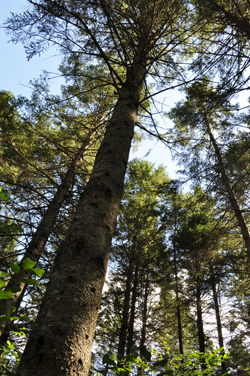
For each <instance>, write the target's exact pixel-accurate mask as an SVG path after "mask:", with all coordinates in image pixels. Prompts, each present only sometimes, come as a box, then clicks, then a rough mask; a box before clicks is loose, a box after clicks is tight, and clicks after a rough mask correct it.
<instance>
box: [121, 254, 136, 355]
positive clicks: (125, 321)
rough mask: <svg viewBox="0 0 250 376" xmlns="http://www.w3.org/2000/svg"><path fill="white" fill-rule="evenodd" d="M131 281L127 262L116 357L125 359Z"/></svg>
mask: <svg viewBox="0 0 250 376" xmlns="http://www.w3.org/2000/svg"><path fill="white" fill-rule="evenodd" d="M132 279H133V263H132V262H131V260H129V266H128V272H127V281H126V289H125V293H124V304H123V312H122V322H121V330H120V333H119V344H118V355H121V356H122V357H123V358H124V357H125V346H126V336H127V330H128V314H129V302H130V293H131V282H132Z"/></svg>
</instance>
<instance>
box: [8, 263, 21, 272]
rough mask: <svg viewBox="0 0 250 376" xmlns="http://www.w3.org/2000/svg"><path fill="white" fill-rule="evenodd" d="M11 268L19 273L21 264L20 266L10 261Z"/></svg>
mask: <svg viewBox="0 0 250 376" xmlns="http://www.w3.org/2000/svg"><path fill="white" fill-rule="evenodd" d="M10 268H11V270H12V271H13V272H14V273H15V274H17V273H18V272H19V271H20V266H18V265H17V264H15V263H14V262H10Z"/></svg>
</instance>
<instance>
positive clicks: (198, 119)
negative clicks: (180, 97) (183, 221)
mask: <svg viewBox="0 0 250 376" xmlns="http://www.w3.org/2000/svg"><path fill="white" fill-rule="evenodd" d="M186 93H187V98H186V101H185V102H182V103H181V102H179V103H178V104H177V106H176V108H175V109H173V110H172V112H171V117H172V119H174V122H175V124H176V129H177V132H178V135H177V138H178V137H179V130H180V129H181V130H182V136H181V137H183V133H184V132H185V133H186V135H187V138H188V139H189V141H184V143H185V144H186V150H187V144H188V143H189V150H190V149H194V151H193V152H192V154H193V155H195V158H196V163H197V164H199V163H200V160H201V161H202V160H203V161H205V163H206V167H207V170H210V168H211V165H210V166H209V165H208V161H209V156H211V162H210V163H212V164H214V160H216V161H217V166H215V167H217V170H218V173H219V175H220V176H221V180H222V184H223V185H224V189H225V191H226V192H227V195H228V201H229V203H230V206H231V208H232V210H233V211H234V214H235V216H236V218H237V222H238V226H239V227H240V230H241V233H242V236H243V239H244V242H245V246H246V249H247V254H248V258H249V257H250V232H249V228H248V224H247V221H246V218H245V216H244V213H243V210H242V209H241V208H240V204H239V199H238V198H237V196H236V194H235V191H234V188H233V186H232V184H231V182H230V177H229V175H228V173H227V169H226V165H225V162H224V160H223V153H224V151H222V148H223V146H224V145H223V146H222V145H219V141H218V139H219V138H221V139H222V141H223V142H224V144H228V145H230V143H231V138H232V134H233V132H232V125H231V123H232V121H233V120H235V119H234V117H233V116H232V115H231V110H232V109H233V106H232V105H230V103H229V101H228V100H227V99H225V98H223V95H222V94H221V93H218V90H217V91H215V89H214V88H213V87H212V85H210V84H209V82H208V80H207V79H206V78H204V79H203V80H202V81H200V82H196V83H194V84H193V85H191V86H190V87H188V88H186ZM236 121H237V119H236ZM215 132H217V136H216V137H215V136H214V133H215ZM228 134H229V135H228ZM197 138H198V140H197ZM233 141H234V140H233ZM177 142H178V141H177ZM179 142H180V143H181V142H182V141H181V139H180V138H179ZM194 144H195V146H194ZM210 145H211V146H210ZM211 147H212V149H213V153H212V155H211V152H210V149H211ZM224 148H225V146H224ZM204 151H205V153H206V158H204V156H202V154H203V153H204ZM197 156H198V158H197ZM203 161H202V162H203ZM202 162H201V165H202ZM203 168H204V165H203ZM214 170H215V169H213V170H212V173H213V175H215V174H214V172H215V171H214ZM205 174H206V176H207V177H208V180H209V179H210V181H211V177H209V174H208V173H207V171H206V172H205ZM212 179H214V176H213V178H212Z"/></svg>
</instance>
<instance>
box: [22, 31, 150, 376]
mask: <svg viewBox="0 0 250 376" xmlns="http://www.w3.org/2000/svg"><path fill="white" fill-rule="evenodd" d="M147 39H148V38H147V36H146V38H145V36H142V40H141V42H140V43H139V46H138V50H137V54H136V56H135V58H134V61H133V63H132V64H131V65H130V69H129V70H130V72H131V73H130V74H128V75H127V80H126V82H125V84H124V85H123V87H122V89H121V90H120V96H119V99H118V101H117V103H116V106H115V108H114V111H113V115H112V118H111V120H110V122H109V124H108V126H107V130H106V134H105V136H104V139H103V141H102V144H101V146H100V148H99V151H98V153H97V156H96V159H95V164H94V168H93V171H92V174H91V177H90V179H89V182H88V184H87V186H86V188H85V189H84V192H83V194H82V196H81V198H80V201H79V204H78V207H77V210H76V214H75V218H74V220H73V222H72V225H71V226H70V228H69V230H68V233H67V236H66V239H65V241H64V243H63V244H62V246H61V247H60V249H59V251H58V255H57V257H56V260H55V265H54V269H53V273H52V275H51V279H50V282H49V284H48V287H47V291H46V294H45V297H44V299H43V302H42V305H41V308H40V311H39V313H38V317H37V321H36V323H37V326H35V327H34V329H33V331H32V333H31V335H30V338H29V341H28V343H27V346H26V349H25V352H24V354H23V357H22V359H21V362H20V365H19V368H18V371H17V376H33V375H36V376H45V375H46V376H52V375H53V376H54V375H57V376H64V375H65V376H82V375H85V376H87V375H88V373H89V367H90V360H91V350H92V343H93V338H94V333H95V328H96V321H97V315H98V309H99V304H100V301H101V295H102V288H103V284H104V281H105V275H106V270H107V263H108V258H109V251H110V245H111V239H112V235H113V232H114V229H115V226H116V218H117V215H118V211H119V206H120V201H121V198H122V193H123V185H124V176H125V172H126V167H127V162H128V157H129V150H130V147H131V141H132V138H133V132H134V126H135V122H136V117H137V111H138V106H139V100H140V95H141V89H142V83H143V80H144V78H145V75H146V58H144V57H143V56H144V54H145V52H144V51H145V48H146V47H145V46H146V44H147Z"/></svg>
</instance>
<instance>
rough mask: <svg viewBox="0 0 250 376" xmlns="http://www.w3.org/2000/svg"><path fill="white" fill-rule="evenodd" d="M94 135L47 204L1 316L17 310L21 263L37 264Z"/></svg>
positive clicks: (1, 339) (24, 273) (3, 334)
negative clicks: (25, 261) (16, 288)
mask: <svg viewBox="0 0 250 376" xmlns="http://www.w3.org/2000/svg"><path fill="white" fill-rule="evenodd" d="M95 133H96V130H92V131H90V132H89V134H88V136H87V138H86V140H85V141H84V142H83V143H82V146H81V148H80V149H79V150H78V152H77V154H76V156H75V158H74V160H73V161H72V163H71V165H70V167H69V169H68V171H67V173H66V175H65V177H64V178H63V180H62V182H61V184H60V186H59V188H58V190H57V192H56V194H55V196H54V198H53V200H52V201H51V203H50V204H49V206H48V209H47V211H46V213H45V214H44V216H43V219H42V220H41V223H40V224H39V226H38V228H37V230H36V232H35V234H34V236H33V239H32V241H31V242H30V244H29V246H28V248H27V250H26V252H25V254H24V256H23V258H22V260H21V262H20V264H19V266H20V271H19V273H17V274H14V275H12V277H11V278H10V280H9V283H8V285H7V287H6V290H10V289H11V288H13V287H18V288H19V289H20V291H18V292H15V293H12V299H8V300H0V306H1V307H4V308H2V309H1V310H0V314H1V315H6V316H9V315H10V314H11V312H12V310H13V308H16V309H18V308H19V306H20V304H21V301H22V298H23V295H24V293H25V290H26V288H27V284H25V283H23V282H21V281H20V280H21V279H27V278H30V273H29V272H28V271H27V270H24V269H23V268H22V262H23V260H25V259H26V258H29V259H30V260H31V261H34V262H37V261H38V260H39V258H40V257H41V255H42V254H43V252H44V248H45V245H46V242H47V240H48V237H49V235H50V233H51V230H52V228H53V226H54V224H55V221H56V218H57V215H58V212H59V210H60V208H61V205H62V203H63V201H64V199H65V197H66V195H67V193H68V191H69V188H70V187H71V185H72V184H73V182H74V177H75V173H76V171H77V168H78V167H79V165H80V164H81V162H82V159H83V156H84V154H85V152H86V150H87V149H88V147H89V144H90V141H91V139H92V138H93V136H94V135H95ZM8 325H9V321H5V322H1V326H2V327H3V328H4V329H3V330H2V331H0V334H1V337H0V345H2V344H3V343H5V342H6V340H7V338H8V335H9V331H8Z"/></svg>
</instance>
